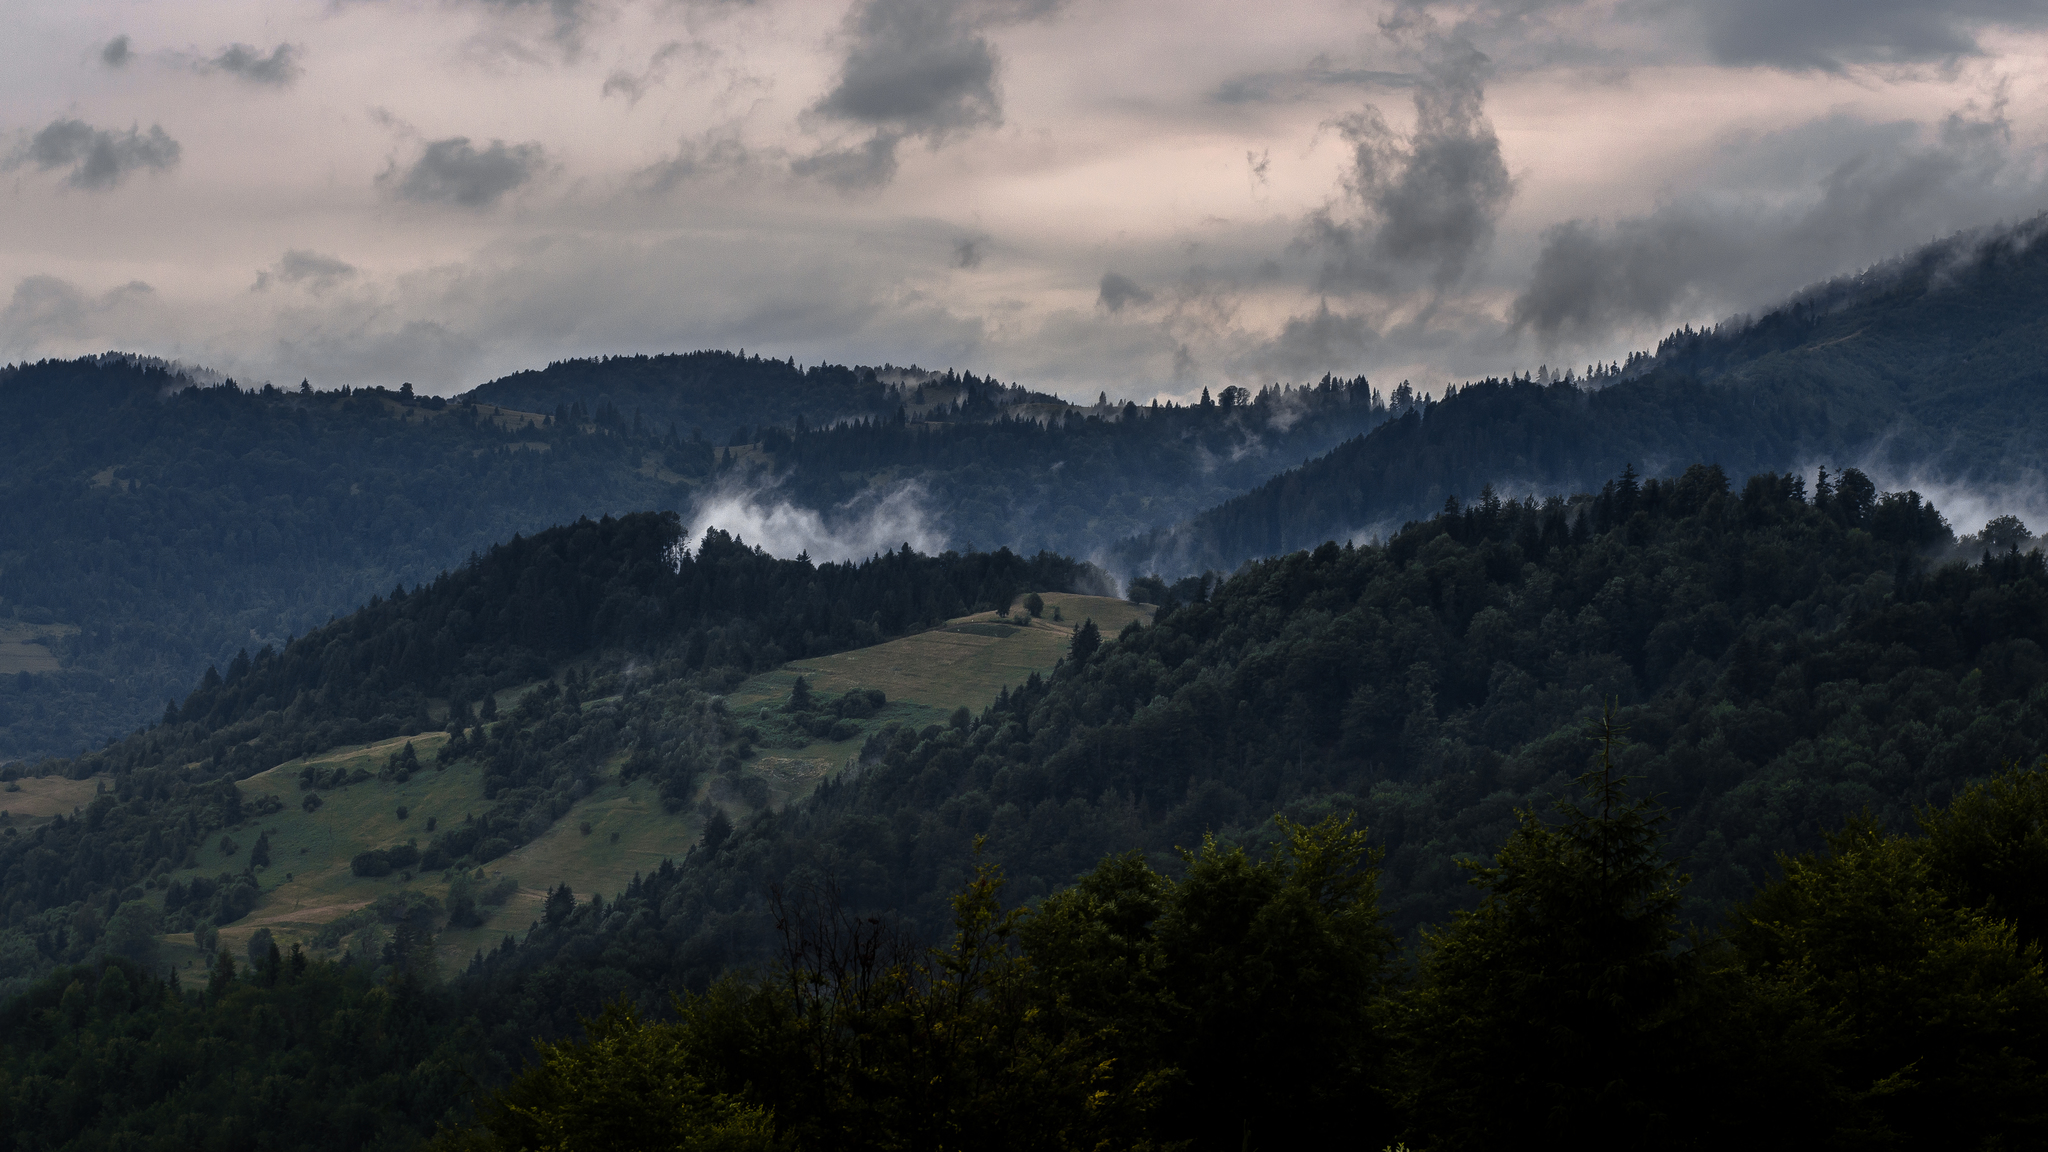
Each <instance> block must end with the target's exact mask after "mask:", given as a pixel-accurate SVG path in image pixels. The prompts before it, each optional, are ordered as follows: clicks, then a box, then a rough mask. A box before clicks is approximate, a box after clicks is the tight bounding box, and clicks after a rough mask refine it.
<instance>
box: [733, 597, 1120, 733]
mask: <svg viewBox="0 0 2048 1152" xmlns="http://www.w3.org/2000/svg"><path fill="white" fill-rule="evenodd" d="M1042 595H1043V596H1044V599H1045V613H1044V615H1043V616H1040V617H1039V618H1038V619H1036V620H1033V621H1031V622H1030V624H1029V625H1027V626H1025V627H1022V628H1019V627H1015V626H1013V625H1010V624H1007V623H1002V621H1004V620H1006V619H1009V618H1010V617H1011V615H1012V613H1014V612H1021V611H1023V609H1022V607H1021V603H1022V600H1021V598H1020V599H1019V602H1018V603H1017V604H1013V605H1011V612H1006V613H1001V614H998V613H995V612H982V613H977V614H976V615H973V616H963V617H961V618H959V619H957V620H949V621H947V622H946V623H945V624H944V625H942V626H940V627H938V628H934V629H932V630H930V631H928V632H920V633H918V634H917V635H915V636H905V637H903V638H902V639H899V640H891V641H889V642H888V643H886V644H877V645H875V646H874V647H872V648H861V649H858V650H856V651H853V652H840V653H837V654H834V655H831V656H818V657H814V658H812V659H809V660H799V661H796V662H794V663H790V664H786V665H784V666H782V667H781V668H778V669H776V670H775V671H773V672H768V673H764V674H762V675H760V676H756V677H753V678H752V679H750V680H748V681H747V682H746V683H744V684H742V685H740V686H739V687H738V688H737V689H735V690H734V691H733V693H732V695H731V697H730V699H729V704H730V706H731V707H732V709H733V714H734V715H735V716H738V717H741V718H742V722H743V723H744V722H746V717H748V716H750V715H752V714H753V713H755V712H756V711H757V710H758V709H760V708H761V707H764V706H765V707H779V706H780V705H781V704H782V703H783V702H785V701H787V700H788V699H789V691H790V687H791V686H792V685H793V684H795V683H796V678H797V677H798V676H803V677H805V678H806V679H807V680H808V682H809V683H810V685H811V689H812V690H813V691H815V692H819V693H823V694H826V695H834V696H836V695H839V694H842V693H844V692H846V691H847V690H849V689H853V688H879V689H881V690H882V691H883V692H884V693H886V694H887V695H888V697H889V701H890V712H889V713H885V714H884V715H883V716H882V717H878V719H881V720H885V721H886V720H889V719H897V720H902V721H904V722H905V723H912V722H916V723H918V724H920V725H922V724H929V723H937V722H940V721H943V720H944V719H945V718H946V716H947V715H949V714H950V713H951V712H952V711H953V710H954V709H955V708H960V707H963V706H964V707H966V708H967V709H968V710H969V711H972V712H979V711H980V710H981V709H983V708H986V707H988V706H989V705H990V704H992V703H994V702H995V698H996V693H997V692H999V691H1001V690H1002V689H1003V688H1005V687H1014V686H1016V685H1018V684H1022V683H1023V682H1024V681H1025V679H1026V678H1027V677H1029V676H1030V675H1031V674H1032V673H1033V672H1037V673H1039V674H1040V675H1044V674H1045V673H1047V672H1050V671H1052V668H1053V665H1055V664H1057V663H1059V661H1060V658H1061V657H1062V656H1065V655H1066V654H1067V648H1068V646H1069V645H1070V644H1072V642H1073V635H1074V629H1075V628H1078V627H1080V625H1081V622H1082V621H1084V620H1089V619H1092V620H1094V621H1095V626H1096V627H1097V628H1099V629H1101V630H1102V634H1103V637H1104V638H1105V639H1108V638H1110V637H1114V636H1115V635H1116V634H1117V633H1118V632H1119V631H1121V630H1122V629H1123V627H1124V625H1126V624H1128V623H1130V622H1131V621H1132V620H1150V619H1151V618H1152V609H1151V608H1150V607H1149V606H1146V605H1140V604H1131V603H1128V602H1126V601H1123V600H1114V599H1110V598H1108V597H1103V596H1076V595H1072V594H1069V593H1064V592H1048V593H1043V594H1042ZM1055 607H1057V608H1058V609H1059V610H1060V615H1061V616H1062V617H1063V620H1062V621H1061V622H1060V623H1057V624H1056V623H1054V622H1053V621H1052V611H1053V609H1054V608H1055ZM899 702H901V703H902V704H904V705H908V706H909V708H907V709H906V710H904V711H900V712H899V711H897V710H896V709H897V705H898V703H899ZM892 713H893V714H892ZM873 723H874V722H873V721H870V722H869V724H870V725H872V724H873Z"/></svg>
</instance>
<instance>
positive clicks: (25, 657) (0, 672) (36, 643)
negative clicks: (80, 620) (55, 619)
mask: <svg viewBox="0 0 2048 1152" xmlns="http://www.w3.org/2000/svg"><path fill="white" fill-rule="evenodd" d="M77 631H78V628H77V626H76V625H72V624H22V623H19V622H16V621H13V620H9V621H5V622H0V676H12V675H14V674H15V673H17V672H28V673H36V672H55V671H57V670H58V669H60V668H62V667H63V664H62V662H60V661H59V660H58V659H57V655H56V653H54V652H51V651H50V647H49V641H51V640H60V639H62V638H64V637H66V636H70V635H72V634H74V633H76V632H77Z"/></svg>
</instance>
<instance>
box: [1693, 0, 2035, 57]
mask: <svg viewBox="0 0 2048 1152" xmlns="http://www.w3.org/2000/svg"><path fill="white" fill-rule="evenodd" d="M1690 8H1691V11H1692V13H1693V14H1694V16H1695V18H1696V19H1698V20H1699V22H1700V23H1701V24H1702V25H1704V28H1705V32H1706V41H1707V46H1708V48H1709V50H1710V51H1711V52H1712V53H1713V55H1714V58H1715V59H1716V60H1718V61H1719V62H1721V63H1723V64H1732V65H1738V66H1743V65H1763V66H1766V67H1772V68H1782V69H1787V70H1790V71H1812V70H1818V71H1825V72H1841V71H1844V70H1845V69H1847V68H1848V67H1849V66H1851V65H1857V64H1880V65H1882V64H1943V63H1952V62H1954V61H1955V60H1957V59H1959V58H1962V57H1966V56H1977V55H1980V54H1981V53H1982V52H1983V48H1982V46H1981V45H1980V44H1979V42H1978V34H1979V33H1980V32H1982V31H1983V30H1984V29H1986V28H1989V27H2006V28H2017V29H2039V28H2043V27H2048V8H2044V7H2043V6H2042V5H2041V4H2039V3H2036V2H2035V0H1950V2H1945V3H1928V2H1927V0H1705V2H1696V3H1694V4H1692V5H1690Z"/></svg>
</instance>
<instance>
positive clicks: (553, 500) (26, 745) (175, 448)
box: [0, 357, 710, 762]
mask: <svg viewBox="0 0 2048 1152" xmlns="http://www.w3.org/2000/svg"><path fill="white" fill-rule="evenodd" d="M480 411H486V412H487V410H479V409H476V408H465V407H461V406H451V405H448V404H446V403H445V402H443V401H439V400H428V399H419V398H414V397H411V396H409V395H406V394H404V393H402V392H387V391H384V390H381V389H378V390H370V391H355V392H347V393H343V392H310V391H308V392H304V393H301V392H297V391H293V392H281V391H279V390H277V389H272V388H269V387H268V386H266V387H265V388H264V389H261V390H245V389H241V388H237V387H234V386H232V381H230V382H228V384H226V385H221V386H215V387H203V388H202V387H197V386H195V385H193V384H192V383H191V382H190V381H189V380H187V379H185V378H183V377H175V376H172V375H171V374H170V373H168V372H167V371H165V370H164V369H163V368H162V367H160V366H155V365H151V364H148V363H143V362H135V361H131V360H129V359H126V358H122V357H103V358H99V359H96V360H79V361H69V362H56V361H50V362H44V363H39V364H33V365H22V366H18V367H13V368H8V369H5V370H4V371H0V412H4V413H5V418H4V419H0V622H7V623H11V624H17V625H26V626H53V627H52V629H51V631H53V632H54V635H51V636H49V638H48V639H47V640H45V641H44V644H45V645H46V646H47V647H48V648H49V649H51V650H52V653H51V654H52V656H53V657H55V659H56V661H57V662H58V664H59V665H60V667H58V668H57V669H55V670H50V671H44V670H42V669H40V668H39V669H38V670H37V672H36V673H35V674H33V675H31V674H28V672H27V671H26V670H24V671H23V672H22V673H21V674H19V675H9V676H7V677H5V678H4V680H0V762H4V761H6V760H9V759H13V758H16V757H35V756H43V755H51V754H70V753H75V752H77V751H78V750H79V749H80V748H81V747H84V746H86V745H89V744H97V743H99V742H101V741H102V740H104V739H106V738H108V737H112V736H117V735H120V734H122V733H124V732H126V731H128V730H129V729H131V728H133V727H135V726H136V725H137V724H140V723H143V722H145V721H147V720H148V719H150V718H151V717H153V716H155V715H156V714H157V713H159V712H160V711H162V709H163V704H164V700H165V699H166V698H168V697H171V696H182V695H183V694H184V693H185V692H187V691H189V690H190V689H191V686H192V684H193V683H194V681H195V680H196V679H197V677H198V675H199V673H200V672H202V671H203V670H204V669H205V668H206V666H207V665H208V664H209V663H213V664H218V665H221V666H223V667H225V666H226V664H227V662H228V660H229V659H230V658H231V657H232V656H233V655H234V653H235V652H236V650H238V649H241V648H249V649H251V650H254V649H260V648H262V647H263V646H264V645H265V644H271V645H281V644H282V643H283V642H284V640H285V639H286V638H287V637H288V636H290V635H292V634H294V633H304V632H306V631H308V630H310V629H312V628H313V627H315V626H317V625H319V624H322V623H324V622H325V621H327V620H328V619H329V618H330V617H332V616H334V615H336V614H337V613H343V612H347V611H350V610H353V609H354V608H356V607H357V606H359V605H361V604H362V603H363V602H365V601H367V600H368V599H369V598H370V597H371V596H372V595H375V594H377V593H381V592H386V591H389V590H390V588H391V586H392V585H393V584H395V583H398V582H401V581H409V582H418V581H420V580H423V579H430V578H432V577H433V576H434V574H435V573H437V572H440V571H442V570H445V569H448V568H452V567H455V566H456V565H458V564H460V563H461V562H462V560H463V558H464V557H466V556H468V555H469V554H470V553H472V552H475V551H478V550H481V549H484V548H487V547H489V546H490V545H491V544H492V543H493V542H495V541H500V540H505V539H508V538H510V537H511V536H512V535H513V534H514V533H516V532H530V531H533V530H535V529H538V528H544V527H546V526H548V525H549V524H556V523H563V522H566V521H570V520H574V519H576V518H577V517H578V516H581V515H584V514H586V513H587V514H590V515H602V514H604V513H605V512H606V511H625V510H627V509H630V508H643V507H661V506H663V505H674V504H676V503H678V502H679V501H678V499H677V497H676V496H674V495H672V494H671V492H672V490H673V489H674V487H675V484H674V481H676V480H677V479H679V477H677V476H675V475H673V474H667V475H666V479H664V474H663V473H659V472H657V471H656V470H655V469H654V468H652V467H647V466H646V464H647V461H648V460H649V458H650V457H651V456H652V457H657V458H660V457H662V456H663V455H664V454H668V455H677V456H679V457H681V456H685V455H687V453H688V450H689V446H688V445H670V444H666V443H665V442H664V440H663V438H661V437H656V436H654V435H652V434H646V435H640V436H635V435H633V434H632V431H631V429H630V428H624V429H616V430H611V429H606V430H602V431H600V430H596V429H592V430H591V431H590V432H589V433H588V434H585V433H583V432H580V431H577V430H572V429H570V428H567V427H562V428H558V429H548V428H534V427H531V426H530V425H528V424H527V423H525V422H523V421H517V420H509V419H493V418H492V417H490V416H489V415H488V414H485V415H480V414H479V413H480ZM701 455H702V461H701V465H700V468H701V469H707V470H708V468H709V466H710V455H709V452H708V450H707V451H705V452H703V453H701ZM677 462H678V463H685V461H684V460H682V459H680V458H679V459H678V461H677Z"/></svg>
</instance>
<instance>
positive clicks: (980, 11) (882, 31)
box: [791, 0, 1058, 191]
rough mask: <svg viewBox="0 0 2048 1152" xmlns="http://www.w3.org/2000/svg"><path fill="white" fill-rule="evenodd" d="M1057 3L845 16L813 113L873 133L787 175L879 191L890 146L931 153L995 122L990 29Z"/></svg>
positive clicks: (931, 2)
mask: <svg viewBox="0 0 2048 1152" xmlns="http://www.w3.org/2000/svg"><path fill="white" fill-rule="evenodd" d="M1057 7H1058V4H1057V3H1055V2H1043V0H1041V2H1014V3H987V2H982V3H977V2H975V0H861V2H860V3H858V4H856V5H855V6H854V8H853V10H852V11H851V12H849V13H848V14H847V23H846V29H847V33H848V41H849V45H848V48H847V51H846V56H845V59H844V60H843V61H842V62H841V65H840V69H839V77H838V81H837V83H836V84H834V86H833V87H832V90H831V91H829V92H827V93H826V94H825V95H824V97H823V98H821V99H820V100H819V101H818V102H817V104H815V105H813V106H812V108H811V115H812V116H813V117H814V118H816V119H819V120H822V121H826V122H836V123H842V124H848V125H851V126H853V127H855V128H858V129H864V130H869V131H871V135H870V136H869V137H868V139H867V140H866V141H865V142H864V143H860V144H856V145H851V146H828V147H825V148H821V149H819V150H818V151H817V152H815V153H813V154H812V155H810V156H808V157H804V158H802V159H799V160H797V161H796V162H794V163H793V164H792V165H791V170H792V171H793V172H795V173H796V175H798V176H803V177H810V178H815V179H818V180H822V181H824V182H825V183H828V184H831V185H833V186H835V187H837V188H839V189H841V190H843V191H856V190H861V189H867V188H875V187H879V186H881V185H883V184H887V183H888V182H889V181H890V180H892V179H894V178H895V175H896V148H897V146H898V145H900V144H901V143H903V142H904V141H905V140H910V139H922V140H924V141H925V143H926V144H927V145H929V146H930V147H932V148H937V147H939V146H940V145H942V144H944V143H945V142H946V141H947V140H949V139H952V138H954V137H956V136H960V135H963V134H965V133H968V132H973V131H976V130H978V129H982V128H993V127H996V126H998V125H1000V124H1001V123H1002V122H1003V102H1002V95H1001V93H1000V92H999V91H998V90H997V83H996V79H997V71H998V64H999V61H998V58H997V55H996V50H995V48H994V46H993V45H991V44H990V43H989V41H988V37H987V35H986V34H985V33H986V32H987V31H988V30H989V29H990V28H992V27H995V26H998V25H1001V24H1007V23H1016V22H1019V21H1024V20H1032V19H1037V18H1039V17H1042V16H1044V15H1047V14H1049V13H1050V12H1052V11H1053V10H1055V9H1056V8H1057Z"/></svg>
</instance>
